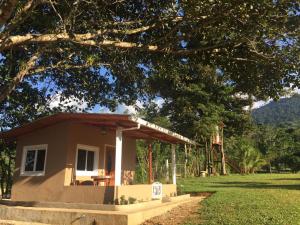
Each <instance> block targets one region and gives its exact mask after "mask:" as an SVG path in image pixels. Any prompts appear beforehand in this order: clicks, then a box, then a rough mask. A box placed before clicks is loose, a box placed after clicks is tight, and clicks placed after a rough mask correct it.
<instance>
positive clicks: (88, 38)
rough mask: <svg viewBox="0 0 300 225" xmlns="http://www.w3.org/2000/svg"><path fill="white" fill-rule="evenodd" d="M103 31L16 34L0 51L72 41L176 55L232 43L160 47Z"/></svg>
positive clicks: (95, 45)
mask: <svg viewBox="0 0 300 225" xmlns="http://www.w3.org/2000/svg"><path fill="white" fill-rule="evenodd" d="M102 33H103V31H98V32H97V33H86V34H73V35H72V36H70V35H69V34H67V33H59V34H38V35H35V34H27V35H24V36H22V35H16V36H11V37H9V38H8V39H7V40H6V41H5V42H1V41H0V51H3V50H8V49H11V48H13V47H15V46H22V45H26V44H32V43H37V44H43V43H44V44H46V43H55V42H72V43H76V44H79V45H83V46H93V47H113V48H119V49H135V50H140V51H147V52H158V53H166V54H176V55H193V54H197V53H199V52H203V51H209V50H216V51H218V50H219V48H224V47H227V46H229V45H231V43H227V42H225V43H221V44H216V45H211V46H203V47H200V48H196V49H189V50H187V49H171V48H160V47H159V46H158V45H143V44H139V43H135V42H126V41H114V40H97V38H98V37H99V36H101V34H102Z"/></svg>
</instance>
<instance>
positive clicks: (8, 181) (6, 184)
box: [0, 141, 16, 197]
mask: <svg viewBox="0 0 300 225" xmlns="http://www.w3.org/2000/svg"><path fill="white" fill-rule="evenodd" d="M15 147H16V146H15V143H10V144H7V143H4V142H2V141H0V186H1V195H2V197H9V196H10V192H11V187H12V182H13V172H14V167H15V156H16V148H15Z"/></svg>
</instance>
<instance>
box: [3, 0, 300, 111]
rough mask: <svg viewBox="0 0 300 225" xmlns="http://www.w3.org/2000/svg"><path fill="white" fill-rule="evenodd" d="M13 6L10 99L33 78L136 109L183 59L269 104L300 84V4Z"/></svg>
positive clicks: (14, 0) (23, 2)
mask: <svg viewBox="0 0 300 225" xmlns="http://www.w3.org/2000/svg"><path fill="white" fill-rule="evenodd" d="M3 2H4V3H3V4H1V6H0V9H1V14H0V24H2V28H1V33H0V52H1V65H2V66H1V77H0V102H3V101H4V100H6V99H7V97H9V96H10V95H11V93H12V92H13V91H14V90H15V89H17V88H18V87H19V85H20V83H22V82H24V81H25V80H27V81H29V83H34V82H40V85H44V86H47V84H48V83H51V85H50V86H51V88H49V89H48V94H50V95H51V94H52V95H53V94H54V93H55V92H59V93H60V94H61V95H62V96H64V97H66V98H68V97H70V96H75V97H76V98H78V99H83V98H84V99H85V100H86V101H87V102H88V103H89V106H92V105H94V104H103V105H106V106H109V107H114V106H115V104H116V103H115V101H124V102H126V103H132V102H133V101H134V100H135V99H136V98H137V97H138V96H139V95H140V94H143V93H144V92H145V91H146V90H147V89H146V88H145V85H146V84H145V80H147V78H148V77H149V75H151V73H152V72H155V71H165V70H169V69H170V68H172V67H174V63H175V65H176V64H177V63H178V62H182V61H183V60H184V62H188V64H189V65H190V66H196V65H197V64H198V63H199V62H201V63H202V64H204V65H213V66H215V67H216V68H218V69H219V70H220V71H222V73H223V75H224V77H226V79H227V80H228V82H231V84H232V85H233V86H235V87H236V89H238V90H240V91H242V92H246V93H251V94H253V95H254V96H256V97H259V98H264V97H266V96H272V97H276V96H278V95H279V94H280V92H281V90H282V88H283V87H284V86H289V85H290V83H293V84H294V85H296V86H297V85H298V84H299V80H298V77H297V76H295V74H297V73H298V72H299V48H298V46H299V36H298V32H299V26H298V25H299V17H298V12H299V3H298V2H297V1H296V0H289V1H287V0H284V1H273V2H270V1H268V0H263V1H256V0H251V1H247V2H240V1H230V2H224V1H210V0H205V1H174V0H167V1H156V2H153V1H132V0H131V1H115V2H112V3H107V2H106V1H102V0H97V1H83V0H71V1H52V0H19V1H18V0H4V1H3ZM187 75H188V74H184V76H187ZM146 83H147V82H146Z"/></svg>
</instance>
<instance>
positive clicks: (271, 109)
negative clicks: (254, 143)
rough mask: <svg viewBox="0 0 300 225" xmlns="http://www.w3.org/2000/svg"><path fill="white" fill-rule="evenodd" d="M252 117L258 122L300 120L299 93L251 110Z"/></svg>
mask: <svg viewBox="0 0 300 225" xmlns="http://www.w3.org/2000/svg"><path fill="white" fill-rule="evenodd" d="M252 117H253V118H254V120H255V121H256V123H259V124H270V125H278V124H283V123H287V122H295V121H299V120H300V95H299V94H294V95H293V96H291V97H289V98H282V99H280V100H279V101H277V102H275V101H272V102H270V103H269V104H267V105H265V106H262V107H260V108H258V109H254V110H253V111H252Z"/></svg>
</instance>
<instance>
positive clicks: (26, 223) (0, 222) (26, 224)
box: [0, 220, 49, 225]
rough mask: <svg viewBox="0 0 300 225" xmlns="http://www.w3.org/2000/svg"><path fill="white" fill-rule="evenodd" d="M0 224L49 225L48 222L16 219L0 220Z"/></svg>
mask: <svg viewBox="0 0 300 225" xmlns="http://www.w3.org/2000/svg"><path fill="white" fill-rule="evenodd" d="M0 225H49V224H48V223H34V222H25V221H16V220H0Z"/></svg>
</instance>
